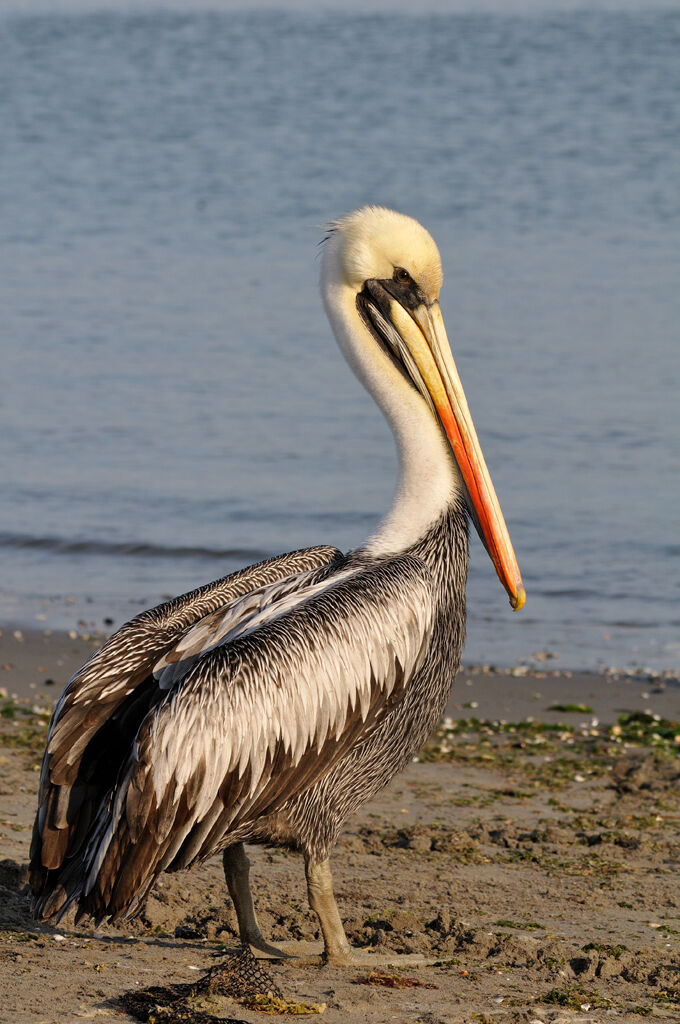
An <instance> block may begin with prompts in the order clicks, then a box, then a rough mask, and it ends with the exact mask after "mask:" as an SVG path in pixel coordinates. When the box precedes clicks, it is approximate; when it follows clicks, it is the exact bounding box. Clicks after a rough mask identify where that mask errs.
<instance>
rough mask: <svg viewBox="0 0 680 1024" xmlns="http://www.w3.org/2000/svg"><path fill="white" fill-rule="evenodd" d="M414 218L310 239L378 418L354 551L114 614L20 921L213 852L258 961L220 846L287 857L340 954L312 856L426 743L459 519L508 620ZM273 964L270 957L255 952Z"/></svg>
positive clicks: (61, 713) (55, 915)
mask: <svg viewBox="0 0 680 1024" xmlns="http://www.w3.org/2000/svg"><path fill="white" fill-rule="evenodd" d="M441 284H442V269H441V260H440V256H439V252H438V249H437V247H436V245H435V243H434V241H433V239H432V237H431V236H430V234H429V233H428V232H427V231H426V230H425V228H423V227H422V226H421V225H420V224H419V223H418V222H417V221H415V220H413V219H411V218H410V217H407V216H404V215H403V214H399V213H395V212H394V211H391V210H388V209H384V208H382V207H365V208H363V209H360V210H357V211H355V212H354V213H351V214H349V215H348V216H346V217H344V218H342V219H340V220H338V221H336V222H334V223H333V224H332V225H331V227H330V230H329V232H328V237H327V238H326V239H325V246H324V251H323V259H322V271H321V292H322V297H323V302H324V305H325V309H326V312H327V314H328V317H329V320H330V323H331V326H332V328H333V331H334V334H335V337H336V339H337V342H338V344H339V346H340V349H341V350H342V352H343V354H344V356H345V357H346V359H347V361H348V363H349V365H350V367H351V368H352V370H353V371H354V373H355V374H356V375H357V377H358V378H359V380H360V381H361V382H362V383H363V384H364V385H365V387H366V388H367V390H368V391H369V393H370V394H371V395H372V396H373V398H374V399H375V401H376V402H377V403H378V406H379V407H380V409H381V410H382V412H383V413H384V415H385V416H386V418H387V420H388V422H389V424H390V426H391V428H392V431H393V433H394V437H395V440H396V446H397V452H398V459H399V476H398V482H397V487H396V492H395V496H394V500H393V504H392V506H391V508H390V510H389V511H388V513H387V515H386V516H385V518H384V519H383V520H382V522H381V523H380V525H379V526H378V527H377V529H376V530H375V532H374V533H373V534H372V535H371V536H370V537H369V538H368V539H367V540H366V542H365V543H364V544H363V545H362V546H361V547H359V548H358V549H356V550H353V551H350V552H348V553H347V554H342V553H341V552H340V551H338V550H337V549H336V548H335V547H312V548H308V549H306V550H300V551H294V552H292V553H289V554H284V555H280V556H279V557H276V558H270V559H268V560H266V561H263V562H260V563H258V564H256V565H251V566H249V567H248V568H245V569H242V570H240V571H239V572H236V573H234V574H232V575H230V576H226V577H224V578H223V579H219V580H217V581H216V582H214V583H209V584H208V585H207V586H203V587H201V588H199V589H198V590H194V591H192V592H190V593H188V594H184V595H183V596H181V597H178V598H176V599H175V600H172V601H169V602H168V603H166V604H161V605H159V606H158V607H156V608H153V609H151V610H149V611H146V612H144V613H142V614H141V615H138V616H137V617H136V618H134V619H133V620H132V621H131V622H129V623H127V625H125V626H123V627H122V628H121V629H120V630H118V632H116V633H115V634H114V635H113V636H111V638H110V639H109V640H108V641H107V643H105V644H104V646H103V647H102V648H101V649H100V650H99V651H98V652H97V653H95V654H94V656H93V657H92V658H91V659H90V660H89V661H88V662H87V663H86V665H85V666H84V667H83V668H81V669H80V671H79V672H77V673H76V674H75V676H74V677H73V678H72V679H71V681H70V683H69V684H68V685H67V687H66V689H65V690H64V692H63V694H62V695H61V697H60V698H59V701H58V703H57V705H56V708H55V711H54V715H53V717H52V720H51V723H50V728H49V734H48V739H47V747H46V751H45V755H44V760H43V764H42V773H41V779H40V791H39V806H38V811H37V816H36V821H35V826H34V830H33V839H32V844H31V876H30V877H31V891H32V899H33V907H34V912H35V914H36V916H37V917H38V919H40V920H52V919H57V920H58V919H59V917H60V916H61V915H62V914H63V913H64V912H65V911H66V910H67V909H68V908H69V907H71V906H74V907H75V908H76V910H77V919H79V918H80V917H82V916H83V915H89V916H91V917H93V918H94V919H95V920H96V921H97V922H99V921H102V920H110V921H119V920H124V919H125V918H127V917H130V916H133V915H134V914H135V913H137V912H139V911H140V910H141V909H142V907H143V904H144V901H145V899H146V897H147V895H148V893H149V890H150V888H151V886H152V884H153V882H154V880H155V879H156V878H157V876H158V875H159V874H160V873H161V872H162V871H177V870H179V869H181V868H188V867H190V866H191V865H192V864H195V863H197V862H199V861H202V860H204V859H206V858H207V857H210V856H212V855H213V854H215V853H222V856H223V865H224V873H225V878H226V883H227V886H228V889H229V893H230V895H231V897H232V900H233V902H234V906H235V910H236V915H237V919H238V927H239V932H240V938H241V941H242V943H243V944H244V945H246V944H250V945H252V946H254V947H256V948H259V949H263V950H266V951H268V952H273V953H278V952H279V951H278V950H276V949H275V947H273V946H270V945H269V943H268V942H267V941H266V939H265V938H264V936H263V935H262V933H261V931H260V928H259V926H258V923H257V918H256V915H255V911H254V908H253V900H252V896H251V891H250V883H249V861H248V858H247V856H246V853H245V850H244V845H243V844H244V842H249V843H256V844H257V843H260V844H274V845H281V846H286V847H292V848H295V849H298V850H301V851H302V852H303V854H304V860H305V871H306V879H307V889H308V894H309V903H310V906H311V908H312V910H313V911H314V912H315V913H316V915H317V917H318V919H319V924H320V928H321V933H322V936H323V943H324V958H325V960H326V961H327V962H333V963H338V964H347V963H350V962H351V961H352V951H351V948H350V946H349V943H348V941H347V938H346V935H345V931H344V928H343V925H342V921H341V919H340V914H339V912H338V908H337V905H336V902H335V898H334V895H333V888H332V877H331V871H330V866H329V859H328V858H329V854H330V851H331V849H332V847H333V845H334V843H335V842H336V840H337V838H338V835H339V833H340V830H341V827H342V824H343V822H344V821H345V819H346V818H347V816H348V815H349V814H351V813H352V812H353V811H354V810H356V809H357V808H358V807H359V806H360V805H361V804H363V803H364V802H365V801H366V800H368V799H369V798H370V797H372V796H373V795H374V794H375V793H377V792H378V790H380V789H381V788H382V787H383V786H385V785H386V783H388V782H389V780H390V779H391V778H392V777H393V776H394V775H395V774H396V773H397V772H399V771H401V770H402V769H403V768H404V767H405V765H406V764H408V763H409V762H410V761H411V760H412V758H413V756H414V754H415V753H416V752H417V751H418V749H419V748H420V747H421V746H422V744H423V743H424V742H425V740H426V739H427V737H428V736H429V735H430V733H431V732H432V730H433V729H434V727H435V725H436V724H437V722H438V720H439V718H440V716H441V714H442V712H443V710H444V707H445V705H446V702H447V698H448V696H449V692H450V690H451V686H452V683H453V679H454V677H455V674H456V671H457V669H458V665H459V661H460V655H461V649H462V646H463V641H464V635H465V583H466V578H467V563H468V522H469V520H472V522H473V524H474V526H475V527H476V529H477V531H478V533H479V535H480V537H481V540H482V542H483V544H484V546H485V547H486V550H487V551H488V553H489V555H490V557H491V560H492V561H493V564H494V566H495V568H496V572H497V574H498V577H499V579H500V581H501V583H502V584H503V586H504V587H505V589H506V591H507V593H508V595H509V598H510V603H511V605H512V606H513V608H515V609H519V608H521V607H522V605H523V604H524V600H525V592H524V587H523V586H522V581H521V576H520V572H519V568H518V565H517V561H516V558H515V555H514V552H513V549H512V544H511V542H510V537H509V535H508V531H507V528H506V525H505V521H504V519H503V514H502V512H501V509H500V505H499V502H498V499H497V497H496V494H495V492H494V489H493V485H492V483H491V478H490V476H489V472H488V470H487V468H486V464H485V462H484V458H483V455H482V451H481V448H480V445H479V441H478V439H477V435H476V433H475V428H474V426H473V423H472V419H471V416H470V412H469V409H468V406H467V402H466V399H465V395H464V392H463V388H462V385H461V383H460V379H459V376H458V373H457V370H456V366H455V363H454V360H453V356H452V354H451V349H450V347H449V343H448V340H447V336H446V331H445V328H444V322H443V319H442V315H441V311H440V307H439V292H440V288H441ZM279 955H280V954H279Z"/></svg>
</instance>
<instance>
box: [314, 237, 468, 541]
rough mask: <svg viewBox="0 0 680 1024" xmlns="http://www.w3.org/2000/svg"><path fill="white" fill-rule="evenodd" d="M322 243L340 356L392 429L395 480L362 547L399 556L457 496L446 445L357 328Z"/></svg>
mask: <svg viewBox="0 0 680 1024" xmlns="http://www.w3.org/2000/svg"><path fill="white" fill-rule="evenodd" d="M336 244H337V243H336V239H335V238H334V237H333V236H331V238H330V239H329V240H328V242H327V243H326V245H327V247H328V249H330V250H331V251H330V252H328V251H327V252H326V253H325V254H324V256H325V258H324V263H323V269H322V274H321V292H322V296H323V301H324V306H325V308H326V313H327V315H328V319H329V320H330V322H331V326H332V328H333V331H334V333H335V337H336V339H337V342H338V345H339V346H340V350H341V351H342V353H343V355H344V356H345V358H346V360H347V362H348V363H349V365H350V367H351V369H352V370H353V372H354V373H355V375H356V376H357V378H358V379H359V380H360V381H361V383H362V384H363V385H364V387H365V388H366V389H367V391H368V392H369V393H370V394H371V395H372V396H373V398H374V399H375V401H376V402H377V404H378V406H379V408H380V409H381V410H382V412H383V414H384V416H385V418H386V419H387V422H388V423H389V425H390V427H391V428H392V432H393V434H394V438H395V441H396V445H397V454H398V459H399V476H398V480H397V488H396V492H395V496H394V500H393V503H392V507H391V508H390V510H389V512H388V513H387V515H386V516H385V518H384V519H383V520H382V522H381V523H380V524H379V526H378V528H377V530H376V531H375V532H374V533H373V534H372V535H371V536H370V537H369V538H368V540H367V541H366V543H365V544H364V545H363V548H364V550H366V551H368V552H370V553H371V554H373V555H386V554H393V553H396V552H399V551H404V550H406V549H407V548H409V547H411V546H412V545H413V544H415V543H416V542H417V541H419V540H420V539H421V538H422V537H424V536H425V534H426V533H427V532H428V530H429V529H430V527H431V526H432V525H433V524H434V523H435V522H436V521H437V520H438V519H439V518H440V517H441V515H442V513H443V512H444V511H445V510H446V509H447V508H448V507H449V506H450V505H451V503H452V501H453V500H454V498H455V496H456V495H457V494H459V493H461V491H462V481H461V478H460V474H459V472H458V467H457V466H456V464H455V461H454V459H453V456H452V453H451V449H450V447H449V444H448V442H447V440H446V438H445V437H444V435H443V433H442V430H441V427H440V425H439V423H438V421H437V420H435V418H434V416H433V415H432V412H431V410H430V408H429V407H428V405H427V404H426V402H425V400H424V399H423V398H422V397H421V396H420V394H419V393H418V392H417V391H416V389H415V387H414V386H412V385H411V384H410V383H409V382H408V381H407V380H406V379H405V377H404V376H403V374H402V373H400V371H399V370H398V369H397V368H396V366H395V365H394V363H393V362H392V360H391V358H390V357H389V356H388V355H387V354H386V353H385V352H384V351H383V349H382V348H381V347H380V346H379V345H378V343H377V342H376V340H375V338H374V337H373V336H372V334H371V332H370V331H369V330H368V328H367V327H366V325H365V324H364V323H363V321H362V319H361V317H360V316H359V313H358V310H357V306H356V292H355V290H354V289H353V288H352V287H351V286H349V285H348V284H346V283H345V282H344V281H343V279H342V276H341V274H340V272H339V267H338V260H337V258H335V257H336V254H335V253H334V252H333V249H334V248H335V245H336Z"/></svg>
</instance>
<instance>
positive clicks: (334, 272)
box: [321, 206, 526, 610]
mask: <svg viewBox="0 0 680 1024" xmlns="http://www.w3.org/2000/svg"><path fill="white" fill-rule="evenodd" d="M441 286H442V266H441V257H440V255H439V250H438V249H437V246H436V244H435V242H434V240H433V238H432V236H431V235H430V234H429V232H428V231H426V230H425V228H424V227H423V226H422V225H421V224H419V223H418V221H416V220H413V218H411V217H407V216H405V215H404V214H401V213H396V212H395V211H393V210H387V209H385V208H383V207H375V206H367V207H363V208H362V209H360V210H356V211H355V212H354V213H350V214H348V216H346V217H343V218H341V219H340V220H338V221H335V222H334V223H333V224H331V226H330V234H329V238H328V240H327V244H326V249H325V253H324V261H323V269H322V275H321V289H322V294H323V298H324V303H325V306H326V311H327V313H328V316H329V319H330V321H331V324H332V326H333V329H334V332H335V335H336V338H337V340H338V344H339V345H340V348H341V350H342V351H343V353H344V355H345V357H346V359H347V361H348V362H349V364H350V366H351V367H352V369H353V370H354V372H355V373H356V374H357V376H358V377H359V379H360V380H361V381H362V383H364V384H365V386H366V387H367V388H368V390H369V391H370V392H371V393H372V394H373V395H374V397H375V399H376V401H377V402H378V404H379V405H380V407H381V408H382V409H383V411H384V412H385V414H386V415H387V417H388V419H389V420H390V423H391V424H392V426H393V429H395V433H397V435H399V431H400V429H402V432H403V423H404V422H413V417H411V420H410V421H409V420H408V417H407V416H405V415H404V414H403V408H404V407H406V406H409V408H410V409H412V410H413V409H415V410H417V412H416V416H420V417H421V419H422V416H423V414H425V415H427V417H428V418H429V419H430V420H432V419H433V420H434V421H436V423H437V426H438V429H439V430H440V431H441V432H442V433H443V435H444V436H445V438H446V439H447V442H448V446H449V449H450V452H451V453H452V454H453V459H454V460H455V465H456V466H457V468H458V473H459V476H460V480H461V482H462V491H463V494H464V497H465V500H466V502H467V506H468V509H469V512H470V516H471V518H472V521H473V522H474V524H475V526H476V528H477V532H478V533H479V536H480V538H481V540H482V543H483V544H484V546H485V548H486V550H487V552H488V553H489V556H490V558H491V560H492V561H493V564H494V566H495V568H496V572H497V573H498V577H499V579H500V581H501V583H502V584H503V586H504V587H505V589H506V591H507V593H508V596H509V598H510V604H511V605H512V607H513V608H514V609H515V610H519V609H520V608H522V606H523V605H524V602H525V599H526V595H525V591H524V587H523V585H522V578H521V575H520V571H519V567H518V565H517V560H516V558H515V554H514V551H513V548H512V543H511V541H510V536H509V534H508V530H507V527H506V525H505V520H504V518H503V513H502V511H501V507H500V504H499V502H498V498H497V497H496V492H495V490H494V487H493V484H492V482H491V477H490V475H489V471H488V469H487V467H486V462H485V461H484V456H483V454H482V450H481V447H480V444H479V440H478V438H477V433H476V431H475V428H474V424H473V422H472V417H471V415H470V410H469V409H468V405H467V401H466V399H465V393H464V391H463V387H462V384H461V382H460V378H459V376H458V371H457V370H456V365H455V363H454V360H453V355H452V354H451V347H450V345H449V341H448V338H447V335H446V329H445V327H444V321H443V319H442V314H441V310H440V308H439V292H440V289H441ZM414 399H415V400H414ZM407 429H408V428H407ZM398 440H399V437H398ZM402 446H403V442H402Z"/></svg>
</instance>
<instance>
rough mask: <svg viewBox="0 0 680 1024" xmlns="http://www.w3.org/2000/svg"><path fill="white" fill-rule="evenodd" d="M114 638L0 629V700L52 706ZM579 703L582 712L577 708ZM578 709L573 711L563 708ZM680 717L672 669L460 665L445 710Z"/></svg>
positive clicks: (520, 715)
mask: <svg viewBox="0 0 680 1024" xmlns="http://www.w3.org/2000/svg"><path fill="white" fill-rule="evenodd" d="M108 636H109V630H108V629H87V628H80V629H72V630H70V631H68V632H67V631H65V630H64V631H62V630H51V629H43V630H41V629H35V628H28V629H13V628H12V627H5V628H3V629H2V630H0V695H2V696H7V697H10V698H16V699H19V700H32V701H45V702H54V701H55V700H56V698H57V697H58V696H59V694H60V693H61V691H62V690H63V688H64V686H65V685H66V684H67V683H68V681H69V679H70V678H71V676H72V675H73V674H74V672H76V671H77V670H78V669H79V668H80V667H81V665H83V664H84V663H85V661H87V659H88V658H89V657H91V655H92V654H93V653H94V652H95V651H96V650H98V649H99V647H101V645H102V644H103V643H104V642H105V641H106V639H107V638H108ZM579 706H580V709H579ZM561 708H573V709H574V710H561ZM634 711H638V712H647V713H649V714H652V715H660V716H661V717H662V718H669V719H673V718H677V717H678V715H679V714H680V678H678V676H677V675H676V674H674V673H672V672H670V671H669V672H666V673H660V674H657V673H653V672H650V671H648V670H640V671H639V672H638V673H637V674H631V673H629V672H625V671H623V670H621V669H616V668H603V669H601V670H600V671H594V670H593V671H572V670H568V669H562V668H559V669H558V668H548V667H542V668H538V667H527V666H526V665H520V666H514V667H509V668H497V667H495V666H491V665H465V664H463V665H461V667H460V669H459V670H458V673H457V675H456V678H455V681H454V683H453V689H452V692H451V696H450V699H449V702H448V705H447V708H446V711H445V715H446V716H447V717H451V718H455V719H462V718H468V719H480V720H487V719H489V720H502V721H515V720H526V719H538V720H540V721H544V722H546V723H555V722H559V721H565V722H567V723H568V724H572V725H573V724H580V723H581V722H585V721H592V720H593V719H597V720H598V721H599V722H601V723H603V724H611V723H613V722H615V721H616V720H617V719H618V717H619V715H621V714H623V713H625V712H634Z"/></svg>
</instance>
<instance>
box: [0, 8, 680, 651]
mask: <svg viewBox="0 0 680 1024" xmlns="http://www.w3.org/2000/svg"><path fill="white" fill-rule="evenodd" d="M187 6H188V5H187ZM0 53H2V60H1V61H0V125H1V126H2V133H1V139H0V310H1V312H0V332H1V339H0V344H1V347H2V359H1V360H0V460H1V464H2V470H1V477H0V479H1V481H2V483H1V487H2V492H3V501H2V511H1V513H0V553H1V556H0V557H1V558H2V574H1V578H0V614H1V615H2V619H3V620H4V622H5V623H8V622H16V623H21V622H23V623H24V624H26V623H29V622H31V621H35V616H36V615H41V616H44V618H41V620H40V621H41V622H43V623H45V624H47V625H51V626H56V625H64V624H72V623H73V621H74V620H75V619H76V618H78V617H83V618H85V619H86V620H88V621H95V622H101V618H102V617H103V616H105V615H106V616H111V617H113V618H114V619H115V620H116V621H118V622H119V621H121V620H122V619H123V618H124V617H127V616H129V615H130V614H132V613H134V612H135V611H137V610H138V609H139V608H140V607H141V606H143V605H147V604H149V603H153V602H156V601H157V600H158V599H160V598H161V596H163V595H165V594H173V593H178V592H181V591H182V590H185V589H188V588H189V587H192V586H195V585H198V584H199V583H201V582H205V581H206V580H209V579H211V578H214V577H216V576H218V575H221V574H223V573H224V572H226V571H228V570H230V569H232V568H235V567H236V566H238V565H241V564H243V563H244V562H247V561H249V560H252V559H254V558H257V557H260V556H262V555H265V554H269V553H273V552H277V551H282V550H287V549H290V548H293V547H297V546H304V545H307V544H312V543H318V542H330V543H335V544H338V545H339V546H341V547H345V548H346V547H349V546H352V545H356V544H357V543H359V542H360V541H361V540H362V538H363V537H364V536H366V535H367V533H368V532H369V531H370V530H371V528H372V527H373V526H374V524H375V522H376V520H377V519H378V518H379V517H380V515H381V513H382V511H383V510H384V509H385V507H386V506H387V504H388V502H389V500H390V497H391V494H392V488H393V484H394V473H395V461H394V455H393V450H392V441H391V438H390V435H389V432H388V430H387V427H386V426H385V424H384V423H383V421H382V420H381V418H380V415H379V414H378V412H377V411H376V409H375V408H374V407H373V405H372V403H371V401H370V400H369V399H368V397H367V396H366V395H365V394H364V393H363V392H362V391H361V389H360V388H359V385H358V384H356V382H355V381H354V379H353V378H352V377H351V375H350V373H349V371H347V370H346V368H345V366H344V364H343V362H342V359H341V357H340V355H339V353H338V352H337V351H336V349H335V346H334V344H333V342H332V340H331V335H330V330H329V328H328V326H327V323H326V321H325V319H324V315H323V312H322V310H321V306H320V302H319V298H318V292H317V275H318V260H317V248H316V243H317V241H318V240H319V238H320V237H321V234H322V228H323V225H324V223H325V222H326V221H327V220H329V219H330V218H332V217H334V216H337V215H339V214H341V213H343V212H346V211H347V210H350V209H352V208H353V207H355V206H357V205H359V204H362V203H365V202H379V203H383V204H386V205H391V206H394V207H396V208H398V209H401V210H403V211H404V212H407V213H410V214H412V215H413V216H415V217H417V218H419V219H420V220H422V221H423V223H425V224H426V226H427V227H428V228H429V229H430V230H431V231H432V233H433V234H434V236H435V238H436V239H437V241H438V243H439V246H440V249H441V252H442V257H443V262H444V268H445V276H446V280H445V287H444V292H443V295H442V306H443V311H444V315H445V319H446V322H447V326H448V329H449V335H450V337H451V338H452V342H453V346H454V354H455V356H456V360H457V363H458V367H459V370H460V373H461V376H462V379H463V382H464V384H465V387H466V391H467V394H468V399H469V402H470V406H471V409H472V412H473V415H474V418H475V421H476V424H477V428H478V432H479V434H480V438H481V441H482V445H483V448H484V450H485V453H486V456H487V461H488V462H489V465H490V468H491V471H492V475H493V477H494V482H495V484H496V488H497V491H498V493H499V496H500V499H501V504H502V506H503V509H504V512H505V515H506V519H507V521H508V524H509V527H510V532H511V535H512V537H513V541H514V545H515V549H516V551H517V555H518V559H519V562H520V565H521V568H522V571H523V574H524V579H525V583H526V588H527V593H528V601H527V606H526V609H525V611H524V612H522V613H521V615H513V614H512V613H511V611H510V609H509V607H508V606H507V602H506V598H505V595H504V593H503V591H502V589H501V587H500V585H499V584H498V581H497V579H496V577H495V574H494V572H493V569H492V567H491V564H490V562H489V561H488V559H487V557H486V555H485V554H484V552H483V550H482V548H481V545H480V544H479V543H478V542H476V541H475V544H474V546H473V552H472V568H471V579H470V585H469V613H470V615H469V641H468V646H467V651H466V657H467V660H468V661H485V662H494V663H496V664H509V663H513V662H515V661H517V660H522V659H524V660H528V659H530V658H531V656H532V655H533V653H534V652H536V651H544V650H549V651H552V652H554V653H555V654H557V655H558V658H559V660H558V661H557V662H555V664H556V665H558V666H562V667H573V668H575V667H591V668H594V667H597V666H598V665H600V664H603V663H604V664H617V665H627V666H630V665H634V664H638V665H644V666H651V667H655V668H676V669H677V668H680V629H679V627H680V611H678V598H679V597H680V583H679V579H680V536H679V530H678V527H679V526H680V521H679V520H680V516H679V515H678V507H679V499H680V494H679V485H678V480H679V479H680V430H679V428H678V412H677V409H678V399H677V394H678V386H679V384H680V379H679V378H680V365H679V358H678V351H679V346H678V323H680V297H679V296H680V230H679V229H680V59H679V58H678V55H679V53H680V10H678V9H672V8H671V9H658V10H655V9H653V8H650V7H649V6H647V5H641V7H640V11H639V12H636V10H635V9H631V8H630V5H629V6H628V8H627V9H625V10H620V11H617V10H615V9H614V10H609V11H607V12H597V11H586V10H584V11H563V12H562V13H551V5H550V4H549V3H547V0H546V4H545V5H544V6H543V8H541V5H540V4H539V5H538V7H537V10H535V11H534V12H533V13H531V14H530V15H513V14H502V13H497V12H493V11H490V12H486V13H485V12H480V13H468V14H451V15H446V14H443V15H420V16H418V15H414V16H409V15H407V14H395V13H385V14H376V15H357V14H356V13H352V14H350V13H347V14H342V13H337V12H336V13H334V14H310V13H305V12H298V13H286V12H281V11H279V12H277V13H266V12H257V11H256V12H252V13H222V14H219V13H211V12H201V11H199V10H196V9H194V10H191V11H190V13H181V12H178V11H175V12H172V13H170V12H168V13H162V12H158V11H157V12H155V13H147V14H144V13H135V10H134V6H133V7H132V9H131V10H129V11H126V12H124V13H119V14H116V13H96V12H92V13H87V12H85V13H82V12H81V13H71V14H68V15H66V14H61V15H59V14H55V15H44V16H21V15H17V14H14V15H12V14H5V15H3V16H0ZM67 598H68V599H69V600H68V601H67Z"/></svg>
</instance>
